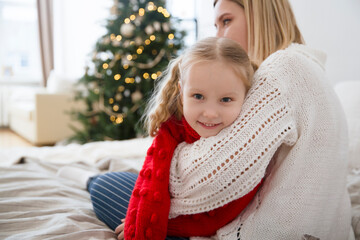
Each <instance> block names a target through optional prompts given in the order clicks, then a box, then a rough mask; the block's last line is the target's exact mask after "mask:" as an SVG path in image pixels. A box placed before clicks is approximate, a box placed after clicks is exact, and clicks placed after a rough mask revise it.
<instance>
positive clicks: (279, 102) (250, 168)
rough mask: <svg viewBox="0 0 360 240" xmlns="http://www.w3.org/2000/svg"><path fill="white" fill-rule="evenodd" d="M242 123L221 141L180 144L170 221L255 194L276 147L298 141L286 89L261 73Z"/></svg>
mask: <svg viewBox="0 0 360 240" xmlns="http://www.w3.org/2000/svg"><path fill="white" fill-rule="evenodd" d="M254 78H255V80H254V83H253V87H252V88H251V89H250V91H249V93H248V95H247V98H246V100H245V104H244V106H243V110H242V112H241V114H240V116H239V117H238V119H237V120H236V121H235V122H234V123H233V124H232V126H231V127H228V128H226V129H224V130H223V131H221V132H220V133H219V134H218V135H217V136H214V137H209V138H201V139H200V140H199V141H197V142H195V143H193V144H185V143H182V144H180V145H179V146H178V147H177V149H176V151H175V153H174V156H173V160H172V165H171V170H170V171H171V172H170V192H171V196H172V200H171V210H170V217H176V216H178V215H186V214H194V213H199V212H204V211H210V210H213V209H216V208H218V207H221V206H223V205H225V204H227V203H229V202H231V201H234V200H235V199H238V198H240V197H242V196H244V195H245V194H247V193H248V192H249V191H251V190H252V189H254V188H255V187H256V186H257V185H258V184H259V182H260V181H261V179H263V178H264V176H265V171H266V168H267V166H268V164H269V162H270V160H271V159H272V157H273V156H274V154H275V152H276V150H277V149H278V147H279V146H280V145H282V144H288V145H292V144H294V142H295V141H296V139H297V131H296V128H295V119H294V116H293V113H292V110H291V108H290V106H289V103H288V96H287V94H286V93H287V92H288V89H286V85H283V84H281V82H279V81H277V79H276V77H274V76H272V75H271V72H269V71H267V72H262V68H259V70H258V71H257V73H256V75H255V77H254Z"/></svg>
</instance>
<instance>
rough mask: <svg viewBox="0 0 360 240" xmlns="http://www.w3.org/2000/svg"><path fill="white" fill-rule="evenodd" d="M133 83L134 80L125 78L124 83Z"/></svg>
mask: <svg viewBox="0 0 360 240" xmlns="http://www.w3.org/2000/svg"><path fill="white" fill-rule="evenodd" d="M134 82H135V78H125V83H129V84H130V83H134Z"/></svg>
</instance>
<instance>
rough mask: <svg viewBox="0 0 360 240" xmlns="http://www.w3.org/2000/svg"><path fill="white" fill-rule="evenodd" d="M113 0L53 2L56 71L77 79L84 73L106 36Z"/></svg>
mask: <svg viewBox="0 0 360 240" xmlns="http://www.w3.org/2000/svg"><path fill="white" fill-rule="evenodd" d="M113 2H114V1H113V0H102V1H99V0H76V1H73V0H54V60H55V64H54V65H55V66H54V67H55V72H56V73H57V74H59V75H62V76H64V77H66V78H70V79H74V80H75V79H77V78H80V77H82V76H83V74H84V73H85V66H86V59H88V57H87V56H89V55H90V53H91V52H92V51H93V50H94V49H95V43H96V41H97V40H98V39H99V38H100V36H102V35H103V34H105V33H106V29H105V27H103V26H104V25H105V22H104V20H105V19H107V18H108V17H109V9H110V7H111V6H112V5H113Z"/></svg>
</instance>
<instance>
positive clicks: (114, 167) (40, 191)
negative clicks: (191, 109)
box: [0, 138, 151, 240]
mask: <svg viewBox="0 0 360 240" xmlns="http://www.w3.org/2000/svg"><path fill="white" fill-rule="evenodd" d="M150 144H151V139H148V138H147V139H134V140H128V141H116V142H96V143H90V144H85V145H77V144H72V145H68V146H58V147H44V148H19V149H11V150H6V151H5V150H4V151H0V163H1V167H0V239H16V240H19V239H21V240H25V239H69V240H78V239H115V235H114V233H113V232H112V231H111V230H110V229H109V228H108V227H107V226H106V225H105V224H103V223H102V222H101V221H99V220H98V219H97V218H96V216H95V214H94V212H93V210H92V205H91V201H90V196H89V193H88V192H87V191H86V190H84V188H83V186H81V185H80V184H79V183H76V182H72V181H71V180H67V179H64V178H61V177H58V176H56V173H57V171H58V169H59V168H60V167H62V166H64V165H67V166H68V165H71V166H75V167H79V168H83V169H87V170H92V171H94V172H99V173H100V172H104V171H135V172H136V171H138V170H139V169H140V168H141V166H142V161H143V159H144V157H145V153H146V151H147V149H148V147H149V146H150Z"/></svg>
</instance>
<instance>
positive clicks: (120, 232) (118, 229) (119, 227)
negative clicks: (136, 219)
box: [115, 219, 125, 240]
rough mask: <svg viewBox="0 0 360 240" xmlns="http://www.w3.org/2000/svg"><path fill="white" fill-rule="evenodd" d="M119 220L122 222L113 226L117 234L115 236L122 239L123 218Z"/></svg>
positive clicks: (119, 239)
mask: <svg viewBox="0 0 360 240" xmlns="http://www.w3.org/2000/svg"><path fill="white" fill-rule="evenodd" d="M121 222H122V224H120V225H119V226H117V228H115V233H116V234H118V237H117V239H118V240H123V239H124V226H125V219H121Z"/></svg>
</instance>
